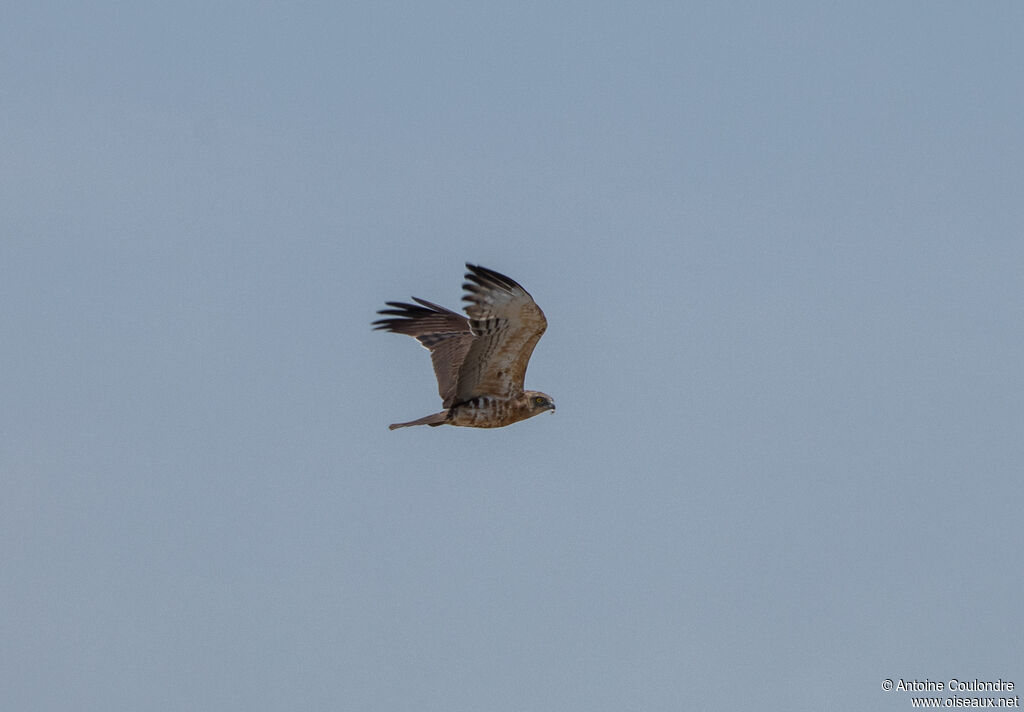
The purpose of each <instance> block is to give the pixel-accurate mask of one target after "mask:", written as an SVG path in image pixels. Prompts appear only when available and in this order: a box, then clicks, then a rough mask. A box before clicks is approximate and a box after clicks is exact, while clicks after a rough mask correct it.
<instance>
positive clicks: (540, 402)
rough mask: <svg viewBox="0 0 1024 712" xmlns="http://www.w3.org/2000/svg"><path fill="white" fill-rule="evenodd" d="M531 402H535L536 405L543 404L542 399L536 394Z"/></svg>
mask: <svg viewBox="0 0 1024 712" xmlns="http://www.w3.org/2000/svg"><path fill="white" fill-rule="evenodd" d="M533 402H534V403H536V404H537V405H544V403H545V401H544V399H543V398H541V397H540V396H537V397H536V398H534V399H533Z"/></svg>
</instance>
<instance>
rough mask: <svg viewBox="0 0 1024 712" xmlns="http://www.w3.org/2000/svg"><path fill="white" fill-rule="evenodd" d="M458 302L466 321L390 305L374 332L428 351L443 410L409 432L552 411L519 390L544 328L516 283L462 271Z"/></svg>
mask: <svg viewBox="0 0 1024 712" xmlns="http://www.w3.org/2000/svg"><path fill="white" fill-rule="evenodd" d="M466 269H468V270H469V271H468V272H467V273H466V280H467V281H466V283H464V284H463V285H462V288H463V289H465V290H466V294H465V296H463V300H464V301H467V302H469V304H468V305H467V306H466V314H467V315H468V318H467V317H465V316H463V315H462V314H458V313H456V312H453V311H451V310H449V309H445V308H444V307H442V306H438V305H437V304H432V303H431V302H428V301H426V300H424V299H418V298H416V297H413V298H412V299H413V301H414V302H416V303H415V304H408V303H406V302H387V305H388V306H389V307H391V308H390V309H382V310H381V311H380V312H378V313H379V314H384V315H387V316H389V317H391V318H388V319H378V320H377V321H375V322H373V323H374V325H375V328H377V329H384V330H385V331H391V332H394V333H396V334H406V335H408V336H411V337H413V338H414V339H416V340H417V341H419V342H420V344H422V345H423V346H424V347H425V348H426V349H428V350H429V351H430V358H431V361H433V364H434V375H436V376H437V390H438V394H439V395H440V396H441V400H442V401H443V405H444V410H442V411H441V412H439V413H434V414H432V415H427V416H424V417H422V418H419V419H417V420H412V421H410V422H408V423H394V424H392V425H391V426H390V428H391V429H392V430H394V429H395V428H404V427H406V426H409V425H462V426H466V427H470V428H500V427H503V426H505V425H511V424H512V423H516V422H518V421H520V420H525V419H526V418H530V417H533V416H534V415H538V414H540V413H543V412H544V411H548V410H551V411H553V410H554V409H555V403H554V401H553V400H552V399H551V397H550V396H548V395H546V394H544V393H541V392H539V391H527V390H524V389H523V380H524V378H525V376H526V366H527V364H528V363H529V361H530V355H531V354H532V353H533V347H534V346H536V345H537V341H539V340H540V337H541V335H542V334H543V333H544V330H545V329H546V328H547V324H548V322H547V320H546V319H545V318H544V312H542V311H541V310H540V307H538V306H537V303H536V302H534V301H533V297H531V296H530V294H529V292H527V291H526V290H525V289H523V288H522V287H521V286H520V285H519V284H518V283H516V282H515V281H513V280H512V279H509V278H508V277H506V276H505V275H503V274H499V273H498V272H495V271H493V270H489V269H487V268H486V267H479V266H476V265H471V264H468V263H467V264H466Z"/></svg>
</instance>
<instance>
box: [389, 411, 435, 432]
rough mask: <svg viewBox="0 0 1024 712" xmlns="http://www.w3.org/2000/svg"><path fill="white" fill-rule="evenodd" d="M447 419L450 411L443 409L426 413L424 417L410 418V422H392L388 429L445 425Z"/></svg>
mask: <svg viewBox="0 0 1024 712" xmlns="http://www.w3.org/2000/svg"><path fill="white" fill-rule="evenodd" d="M447 420H448V411H447V410H442V411H441V412H440V413H434V414H432V415H424V416H423V417H422V418H417V419H416V420H410V421H409V422H408V423H392V424H391V425H389V426H388V430H394V429H395V428H408V427H409V426H410V425H429V426H431V427H437V426H438V425H444V424H445V422H446V421H447Z"/></svg>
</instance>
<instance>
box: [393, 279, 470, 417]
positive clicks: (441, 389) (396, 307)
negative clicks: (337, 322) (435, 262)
mask: <svg viewBox="0 0 1024 712" xmlns="http://www.w3.org/2000/svg"><path fill="white" fill-rule="evenodd" d="M413 301H415V302H416V304H407V303H405V302H387V305H388V306H389V307H391V309H382V310H381V311H379V312H377V313H378V314H385V315H389V316H392V317H395V318H392V319H378V320H377V321H375V322H373V323H374V325H375V327H376V328H377V329H384V330H386V331H391V332H394V333H396V334H406V335H408V336H411V337H413V338H414V339H416V340H417V341H419V342H420V343H421V344H422V345H423V346H424V347H425V348H427V349H428V350H429V351H430V360H431V361H432V362H433V364H434V375H435V376H437V392H438V393H439V394H440V396H441V400H443V401H444V407H445V408H449V407H451V406H452V405H454V404H455V403H456V402H458V400H457V397H456V388H457V384H458V380H459V369H460V368H461V366H462V362H463V360H464V359H465V358H466V353H467V352H468V351H469V349H470V346H471V344H472V343H473V341H474V338H475V337H474V336H473V332H472V331H471V330H470V327H469V319H467V318H466V317H464V316H462V314H457V313H455V312H453V311H451V310H449V309H445V308H444V307H441V306H438V305H437V304H432V303H430V302H428V301H426V300H424V299H417V298H416V297H413Z"/></svg>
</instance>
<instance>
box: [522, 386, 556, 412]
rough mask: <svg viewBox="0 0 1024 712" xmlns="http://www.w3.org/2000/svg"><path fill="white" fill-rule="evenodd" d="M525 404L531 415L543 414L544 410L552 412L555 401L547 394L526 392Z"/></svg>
mask: <svg viewBox="0 0 1024 712" xmlns="http://www.w3.org/2000/svg"><path fill="white" fill-rule="evenodd" d="M525 395H526V404H527V406H529V408H530V410H532V411H533V415H537V414H539V413H543V412H544V411H545V410H550V411H554V410H555V401H554V399H552V398H551V396H549V395H548V394H547V393H541V392H540V391H526V393H525Z"/></svg>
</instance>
